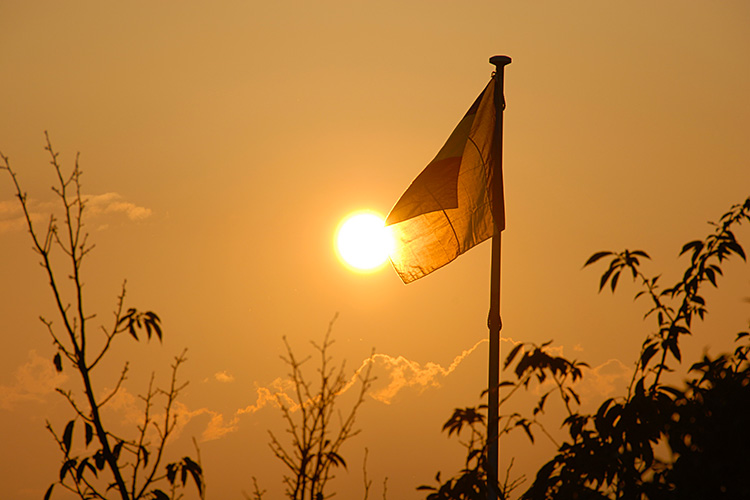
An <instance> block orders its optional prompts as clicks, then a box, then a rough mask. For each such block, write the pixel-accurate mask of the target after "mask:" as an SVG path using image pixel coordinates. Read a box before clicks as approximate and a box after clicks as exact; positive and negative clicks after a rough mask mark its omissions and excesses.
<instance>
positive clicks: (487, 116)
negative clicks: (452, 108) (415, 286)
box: [386, 79, 505, 283]
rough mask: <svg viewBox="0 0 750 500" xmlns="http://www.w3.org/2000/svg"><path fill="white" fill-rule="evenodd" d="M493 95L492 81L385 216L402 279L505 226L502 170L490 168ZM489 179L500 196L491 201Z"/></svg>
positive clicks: (413, 277) (411, 278)
mask: <svg viewBox="0 0 750 500" xmlns="http://www.w3.org/2000/svg"><path fill="white" fill-rule="evenodd" d="M494 96H495V80H494V79H492V80H490V83H489V84H488V85H487V86H486V87H485V89H484V91H482V93H481V94H480V95H479V97H477V99H476V101H475V102H474V104H473V105H472V106H471V108H469V111H468V112H467V113H466V115H465V116H464V117H463V119H462V120H461V121H460V122H459V124H458V126H457V127H456V129H455V130H454V131H453V133H452V134H451V135H450V137H449V138H448V141H447V142H446V143H445V145H444V146H443V147H442V149H441V150H440V151H439V152H438V154H437V156H436V157H435V159H434V160H432V162H430V164H429V165H427V167H425V169H424V170H423V171H422V173H420V174H419V175H418V176H417V178H416V179H414V182H412V184H411V185H410V186H409V188H408V189H407V190H406V192H405V193H404V194H403V195H402V196H401V198H400V199H399V200H398V202H396V205H395V206H394V207H393V209H392V210H391V212H390V213H389V214H388V217H387V218H386V225H387V226H390V228H391V232H392V235H393V239H394V242H395V249H394V250H393V252H392V253H391V256H390V257H391V263H392V264H393V267H394V269H395V270H396V272H397V273H398V275H399V276H400V277H401V279H402V280H403V282H404V283H411V282H412V281H414V280H416V279H419V278H421V277H423V276H426V275H427V274H429V273H431V272H432V271H435V270H436V269H438V268H440V267H442V266H444V265H446V264H448V263H449V262H451V261H452V260H453V259H455V258H456V257H458V256H459V255H461V254H462V253H464V252H466V251H467V250H469V249H470V248H471V247H473V246H474V245H477V244H478V243H481V242H482V241H484V240H486V239H488V238H490V237H492V235H493V234H494V232H495V225H497V229H498V231H502V230H503V229H505V208H504V201H503V199H502V197H503V194H502V193H503V192H502V172H494V168H493V166H494V164H495V154H496V152H495V147H494V140H493V139H494V135H495V122H496V111H495V98H494ZM493 183H499V189H498V190H497V193H498V194H499V198H500V199H497V200H493V199H492V198H493V189H492V187H491V186H492V185H493ZM493 214H494V217H493Z"/></svg>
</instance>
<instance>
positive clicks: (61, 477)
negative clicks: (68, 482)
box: [60, 458, 77, 481]
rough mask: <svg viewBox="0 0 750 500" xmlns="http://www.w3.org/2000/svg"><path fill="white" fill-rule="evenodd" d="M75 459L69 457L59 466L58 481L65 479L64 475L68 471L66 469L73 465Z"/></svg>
mask: <svg viewBox="0 0 750 500" xmlns="http://www.w3.org/2000/svg"><path fill="white" fill-rule="evenodd" d="M76 462H77V460H76V459H75V458H71V459H70V460H67V461H66V462H65V463H64V464H63V466H62V467H61V468H60V481H62V480H63V479H65V475H66V474H67V473H68V471H69V470H70V469H71V468H73V467H75V465H76Z"/></svg>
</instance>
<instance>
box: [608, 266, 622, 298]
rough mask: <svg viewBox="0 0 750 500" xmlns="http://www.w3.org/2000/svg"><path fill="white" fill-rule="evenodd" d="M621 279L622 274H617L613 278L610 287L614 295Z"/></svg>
mask: <svg viewBox="0 0 750 500" xmlns="http://www.w3.org/2000/svg"><path fill="white" fill-rule="evenodd" d="M618 279H620V272H619V271H618V272H616V273H615V274H614V275H613V276H612V281H610V282H609V285H610V287H611V288H612V293H614V291H615V288H616V287H617V280H618Z"/></svg>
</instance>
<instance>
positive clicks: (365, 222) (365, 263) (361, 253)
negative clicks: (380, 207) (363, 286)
mask: <svg viewBox="0 0 750 500" xmlns="http://www.w3.org/2000/svg"><path fill="white" fill-rule="evenodd" d="M392 249H393V238H392V237H391V233H390V231H389V230H388V228H386V227H385V221H384V220H383V218H382V217H381V216H380V215H378V214H376V213H375V212H371V211H359V212H354V213H351V214H349V215H348V216H346V218H344V220H343V221H342V222H341V224H340V225H339V228H338V230H337V231H336V251H337V252H338V254H339V257H340V258H341V260H342V261H343V262H344V263H345V264H346V265H347V266H349V267H350V268H351V269H353V270H354V271H358V272H370V271H375V270H377V269H379V268H380V267H381V266H382V265H383V264H385V262H386V261H387V260H388V255H389V254H390V253H391V251H392Z"/></svg>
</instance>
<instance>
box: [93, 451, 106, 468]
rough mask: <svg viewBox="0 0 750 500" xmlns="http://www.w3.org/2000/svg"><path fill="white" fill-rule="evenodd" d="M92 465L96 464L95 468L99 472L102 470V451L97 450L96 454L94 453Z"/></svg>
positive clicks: (103, 462) (103, 461)
mask: <svg viewBox="0 0 750 500" xmlns="http://www.w3.org/2000/svg"><path fill="white" fill-rule="evenodd" d="M94 463H95V464H96V468H97V469H99V470H104V464H105V460H104V452H103V451H102V450H98V451H97V452H96V453H94Z"/></svg>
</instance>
